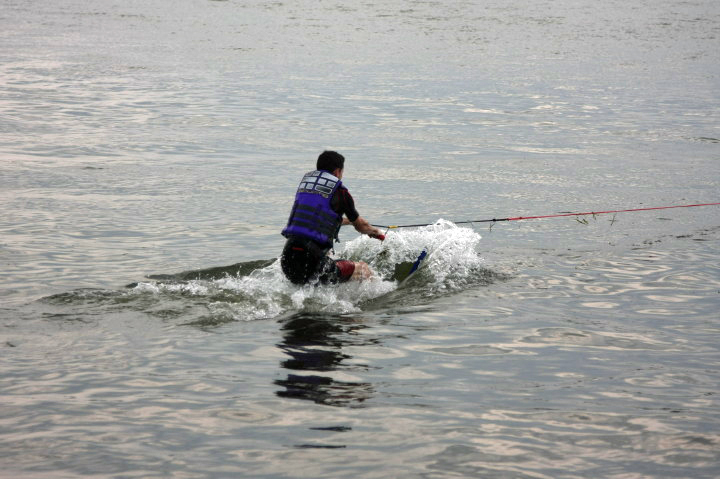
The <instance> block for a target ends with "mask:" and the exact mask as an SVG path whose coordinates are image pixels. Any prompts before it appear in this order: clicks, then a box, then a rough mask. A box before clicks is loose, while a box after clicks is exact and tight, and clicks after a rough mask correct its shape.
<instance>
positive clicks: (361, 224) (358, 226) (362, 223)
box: [343, 216, 385, 241]
mask: <svg viewBox="0 0 720 479" xmlns="http://www.w3.org/2000/svg"><path fill="white" fill-rule="evenodd" d="M343 220H344V221H343V223H344V222H345V221H348V223H351V224H352V225H353V227H355V230H356V231H357V232H358V233H362V234H366V235H368V236H370V237H371V238H377V239H379V240H380V241H382V240H384V239H385V235H384V234H382V231H380V230H379V229H377V228H375V227H374V226H372V225H371V224H370V223H368V222H367V220H366V219H365V218H363V217H362V216H358V217H357V219H356V220H355V221H352V222H351V221H349V220H348V219H347V218H343Z"/></svg>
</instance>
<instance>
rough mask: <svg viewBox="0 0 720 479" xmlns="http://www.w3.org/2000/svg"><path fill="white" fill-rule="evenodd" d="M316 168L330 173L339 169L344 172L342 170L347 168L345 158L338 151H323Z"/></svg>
mask: <svg viewBox="0 0 720 479" xmlns="http://www.w3.org/2000/svg"><path fill="white" fill-rule="evenodd" d="M315 168H316V169H318V170H325V171H329V172H330V173H332V172H334V171H335V170H337V169H340V170H341V171H342V169H343V168H345V157H344V156H342V155H341V154H340V153H338V152H337V151H323V152H322V153H320V156H318V159H317V165H316V166H315Z"/></svg>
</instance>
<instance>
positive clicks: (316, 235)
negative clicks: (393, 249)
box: [280, 151, 385, 284]
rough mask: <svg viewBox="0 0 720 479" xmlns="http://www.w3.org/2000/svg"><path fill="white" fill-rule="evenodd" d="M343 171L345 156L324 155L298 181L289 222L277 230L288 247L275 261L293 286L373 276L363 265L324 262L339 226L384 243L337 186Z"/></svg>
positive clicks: (377, 232)
mask: <svg viewBox="0 0 720 479" xmlns="http://www.w3.org/2000/svg"><path fill="white" fill-rule="evenodd" d="M344 167H345V157H344V156H342V155H341V154H340V153H337V152H335V151H324V152H323V153H322V154H320V156H319V157H318V159H317V165H316V170H315V171H311V172H309V173H307V174H305V176H304V177H303V179H302V180H301V181H300V186H298V189H297V193H296V194H295V203H294V204H293V207H292V211H291V212H290V218H289V219H288V223H287V226H285V228H284V229H283V230H282V235H283V236H285V237H286V238H287V241H286V242H285V248H284V249H283V252H282V256H281V257H280V265H281V267H282V270H283V273H285V276H286V277H287V278H288V279H289V280H290V281H292V282H293V283H295V284H306V283H309V282H315V281H318V282H320V283H323V284H328V283H330V284H335V283H343V282H345V281H349V280H351V279H352V280H363V279H367V278H370V277H371V276H372V270H371V269H370V267H369V266H368V265H367V263H364V262H362V261H349V260H334V259H332V258H330V257H329V256H328V252H329V251H330V249H331V248H332V245H333V241H335V240H336V239H337V235H338V232H339V231H340V226H342V225H349V224H352V225H353V226H354V227H355V229H356V230H357V231H358V232H360V233H363V234H366V235H368V236H370V237H372V238H377V239H379V240H381V241H382V240H384V239H385V236H383V234H382V233H381V232H380V230H379V229H377V228H375V227H374V226H372V225H370V223H368V222H367V221H366V220H365V219H363V218H362V217H361V216H360V215H359V214H358V212H357V210H356V209H355V202H354V201H353V198H352V196H350V193H349V192H348V190H347V188H345V187H344V186H343V185H342V181H341V180H342V176H343V169H344Z"/></svg>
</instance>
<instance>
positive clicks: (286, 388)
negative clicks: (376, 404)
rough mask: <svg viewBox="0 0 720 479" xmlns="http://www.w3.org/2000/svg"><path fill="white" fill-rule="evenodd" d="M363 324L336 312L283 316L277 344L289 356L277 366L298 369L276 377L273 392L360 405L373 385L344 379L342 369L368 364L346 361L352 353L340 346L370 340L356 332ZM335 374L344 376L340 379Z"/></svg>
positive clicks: (281, 395)
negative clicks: (283, 377)
mask: <svg viewBox="0 0 720 479" xmlns="http://www.w3.org/2000/svg"><path fill="white" fill-rule="evenodd" d="M365 328H366V326H364V325H363V324H362V323H360V322H358V320H357V319H356V318H348V317H341V316H336V315H319V314H315V313H298V314H295V315H293V316H292V317H290V319H287V320H284V324H283V326H282V331H283V341H282V342H281V343H279V344H278V347H279V348H280V349H281V350H282V351H283V352H284V353H285V354H287V355H288V356H289V359H286V360H284V361H282V362H281V363H280V366H281V367H282V368H284V369H288V370H290V371H297V372H298V373H293V372H291V373H288V376H287V378H286V379H281V380H277V381H275V384H277V385H278V386H282V387H283V389H281V390H278V391H277V392H276V394H277V395H278V396H280V397H285V398H294V399H303V400H307V401H313V402H315V403H317V404H325V405H328V406H340V407H363V406H364V402H365V401H366V400H367V399H369V398H371V397H372V396H373V395H374V393H375V389H374V388H373V386H372V384H370V383H366V382H361V381H352V380H347V379H348V378H347V375H346V374H343V373H349V372H351V371H358V370H366V369H367V366H365V365H360V364H349V361H350V360H352V356H350V355H349V354H347V352H344V351H343V347H346V346H350V345H352V346H357V345H363V344H369V343H372V342H373V340H371V339H367V338H362V339H361V338H360V337H359V336H358V334H357V333H358V332H359V331H360V330H362V329H365ZM300 372H302V373H300ZM317 372H323V373H326V374H315V373H317ZM338 375H342V376H344V377H343V380H340V379H339V378H338Z"/></svg>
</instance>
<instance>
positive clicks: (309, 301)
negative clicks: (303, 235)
mask: <svg viewBox="0 0 720 479" xmlns="http://www.w3.org/2000/svg"><path fill="white" fill-rule="evenodd" d="M480 238H481V237H480V235H479V234H478V233H476V232H475V231H473V230H472V229H471V228H461V227H458V226H457V225H455V224H453V223H451V222H449V221H444V220H438V221H437V222H436V223H435V224H433V225H430V226H426V227H421V228H412V229H402V230H400V229H397V230H392V231H391V232H388V234H387V235H386V239H385V241H384V242H380V241H378V240H376V239H372V238H369V237H367V236H364V235H363V236H358V237H357V238H355V239H353V240H352V241H348V242H346V243H343V244H342V245H341V247H339V248H338V249H337V250H336V256H337V257H338V258H344V259H350V260H353V261H364V262H366V263H368V264H369V265H370V267H371V268H372V269H373V271H374V272H375V275H374V276H373V277H372V278H371V279H369V280H365V281H360V282H356V281H351V282H348V283H343V284H339V285H332V286H324V285H320V286H297V285H294V284H292V283H291V282H290V281H288V280H287V279H286V278H285V276H284V275H283V273H282V271H281V269H280V263H279V261H275V262H274V263H272V264H270V265H269V266H266V267H265V268H260V269H257V270H255V271H253V272H252V273H251V274H249V275H247V276H226V277H224V278H221V279H215V280H193V281H187V282H179V283H162V282H159V283H140V284H138V285H137V287H136V288H135V291H136V292H137V293H146V294H147V293H151V294H157V295H163V294H172V295H178V294H179V295H189V296H207V297H208V299H209V300H210V303H209V305H208V308H209V309H210V311H211V313H212V314H215V315H229V316H231V317H232V318H233V319H235V320H243V321H247V320H254V319H264V318H272V317H276V316H278V315H280V314H284V313H287V312H293V311H298V312H300V311H310V312H323V313H334V314H344V313H355V312H359V311H361V306H362V305H363V304H364V303H365V302H367V301H370V300H373V299H375V298H378V297H380V296H383V295H386V294H388V293H391V292H393V291H395V290H396V289H397V288H398V283H397V282H396V281H393V280H390V279H383V278H390V277H391V276H392V273H393V270H394V267H395V265H396V264H397V263H402V262H406V261H414V260H415V259H416V258H417V256H418V255H419V254H420V252H421V251H422V250H423V249H425V250H426V251H427V252H428V258H427V260H426V263H427V264H426V265H425V266H424V270H426V271H427V272H428V273H427V274H425V276H426V277H427V278H429V279H426V283H424V284H423V288H427V289H428V290H429V291H431V292H432V291H437V290H446V289H448V288H450V289H452V288H454V287H457V286H458V284H460V283H462V281H463V280H467V278H468V277H469V276H470V275H471V274H472V272H473V271H477V268H478V267H479V266H480V265H481V264H482V259H481V257H480V256H479V254H478V252H477V249H478V248H477V246H478V243H479V241H480Z"/></svg>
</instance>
